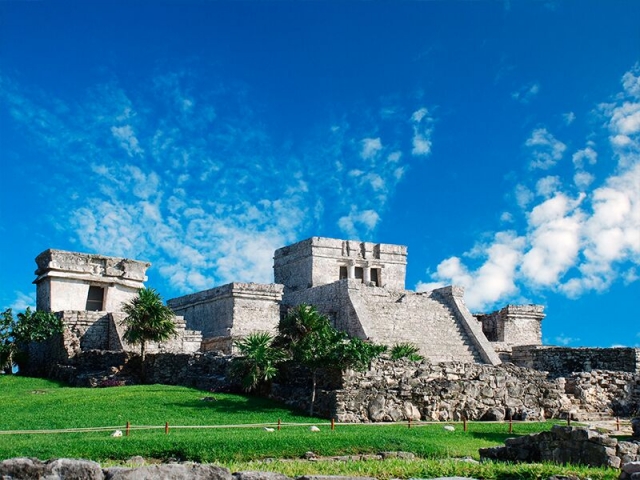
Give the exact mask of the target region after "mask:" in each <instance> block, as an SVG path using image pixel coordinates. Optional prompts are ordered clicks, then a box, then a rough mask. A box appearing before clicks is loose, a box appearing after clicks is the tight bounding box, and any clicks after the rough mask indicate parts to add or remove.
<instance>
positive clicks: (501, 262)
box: [416, 232, 525, 310]
mask: <svg viewBox="0 0 640 480" xmlns="http://www.w3.org/2000/svg"><path fill="white" fill-rule="evenodd" d="M524 240H525V239H524V238H523V237H519V236H517V235H516V234H515V233H514V232H499V233H497V234H496V235H495V237H494V239H493V242H492V243H491V244H490V245H488V246H486V248H484V249H481V250H484V253H483V263H482V265H481V266H480V268H478V269H477V270H476V271H470V270H469V269H468V268H467V267H466V266H465V265H464V264H463V263H462V261H461V259H460V258H459V257H450V258H448V259H446V260H444V261H443V262H441V263H440V264H439V265H438V267H437V271H436V273H435V274H433V275H431V278H432V279H433V280H435V281H434V282H431V283H424V282H421V283H419V284H418V286H417V287H416V289H419V290H421V291H426V290H432V289H433V288H437V287H439V286H442V285H445V284H453V285H460V286H462V287H464V288H465V303H466V304H467V305H468V306H469V308H470V309H472V310H482V309H485V308H486V307H487V306H489V305H492V304H493V303H495V302H496V301H497V300H499V299H501V298H503V297H504V296H511V295H515V294H516V293H517V292H518V288H517V286H516V284H515V281H514V280H515V274H516V268H517V266H518V264H519V263H520V261H521V259H522V249H523V248H524Z"/></svg>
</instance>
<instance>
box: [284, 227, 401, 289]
mask: <svg viewBox="0 0 640 480" xmlns="http://www.w3.org/2000/svg"><path fill="white" fill-rule="evenodd" d="M406 257H407V247H405V246H403V245H390V244H382V243H368V242H356V241H350V240H338V239H333V238H323V237H312V238H309V239H307V240H303V241H302V242H298V243H296V244H293V245H289V246H287V247H283V248H280V249H278V250H276V252H275V256H274V267H273V268H274V278H275V281H276V283H280V284H283V285H284V286H285V293H288V292H290V291H296V290H301V289H306V288H311V287H317V286H321V285H327V284H330V283H333V282H335V281H337V280H340V279H341V278H352V279H355V278H358V279H359V280H360V281H361V282H364V283H368V282H373V283H375V284H377V285H378V286H386V287H387V288H392V289H404V287H405V276H406V265H407V259H406Z"/></svg>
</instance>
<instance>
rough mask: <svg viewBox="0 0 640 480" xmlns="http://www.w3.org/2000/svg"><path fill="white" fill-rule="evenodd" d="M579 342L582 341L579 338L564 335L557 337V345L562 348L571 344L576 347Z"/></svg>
mask: <svg viewBox="0 0 640 480" xmlns="http://www.w3.org/2000/svg"><path fill="white" fill-rule="evenodd" d="M579 341H580V339H579V338H575V337H569V336H567V335H565V334H564V333H561V334H560V335H558V336H557V337H555V342H556V344H558V345H562V346H565V347H566V346H568V345H571V344H574V345H575V344H576V343H577V342H579Z"/></svg>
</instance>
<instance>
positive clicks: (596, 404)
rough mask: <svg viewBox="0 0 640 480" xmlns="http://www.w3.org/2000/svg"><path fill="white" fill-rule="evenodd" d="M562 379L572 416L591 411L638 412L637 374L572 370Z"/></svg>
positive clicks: (639, 379)
mask: <svg viewBox="0 0 640 480" xmlns="http://www.w3.org/2000/svg"><path fill="white" fill-rule="evenodd" d="M558 380H559V381H560V382H562V381H563V380H564V385H565V392H566V394H567V396H568V397H569V399H570V400H571V403H572V405H573V408H572V409H573V410H575V412H576V417H577V418H580V417H583V418H591V417H593V416H594V414H596V415H597V414H605V415H615V416H620V417H627V416H631V415H636V416H637V415H639V414H640V374H638V373H630V372H615V371H607V370H592V371H590V372H576V373H572V374H571V375H569V376H567V377H566V379H563V378H562V377H560V378H559V379H558Z"/></svg>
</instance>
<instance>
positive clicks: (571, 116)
mask: <svg viewBox="0 0 640 480" xmlns="http://www.w3.org/2000/svg"><path fill="white" fill-rule="evenodd" d="M562 119H563V120H564V123H565V125H571V124H572V123H573V122H574V121H575V120H576V114H575V113H573V112H567V113H563V114H562Z"/></svg>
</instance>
